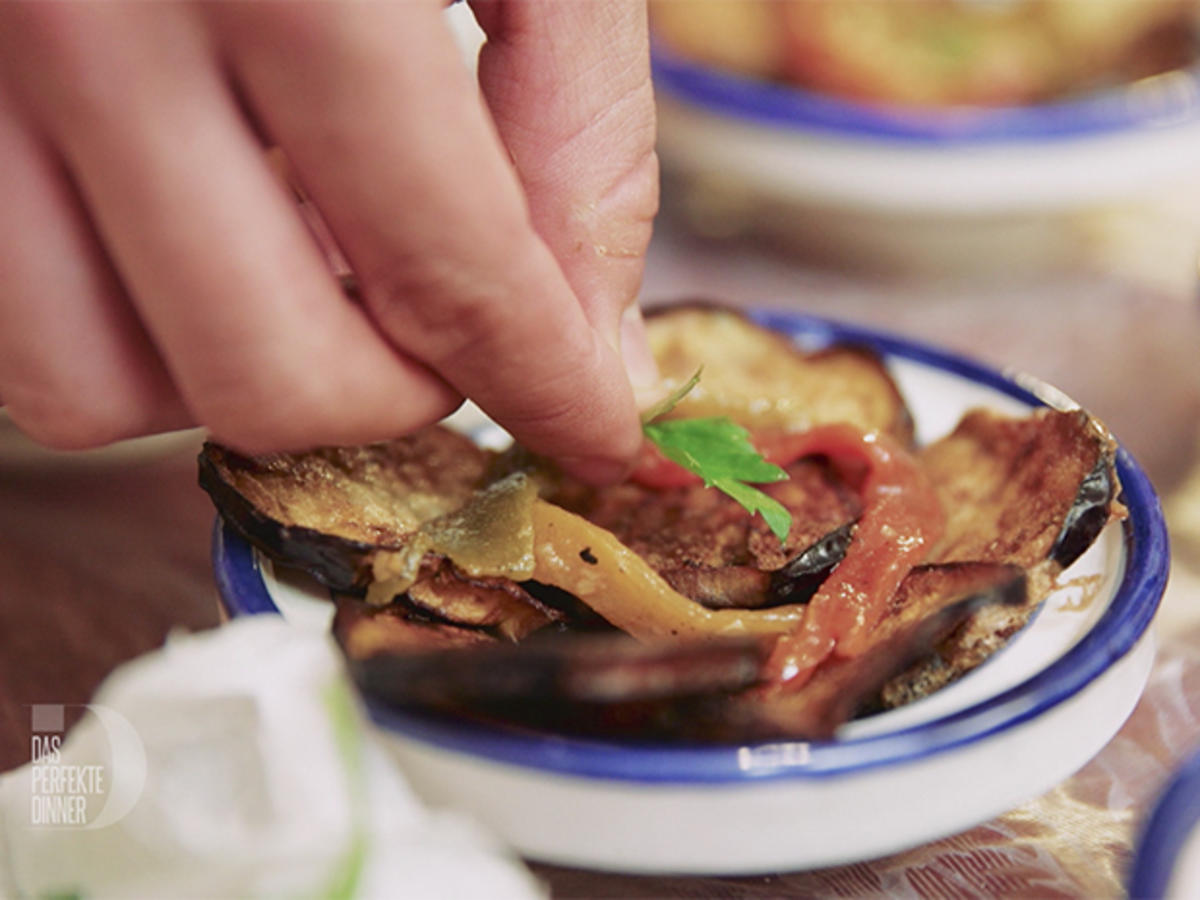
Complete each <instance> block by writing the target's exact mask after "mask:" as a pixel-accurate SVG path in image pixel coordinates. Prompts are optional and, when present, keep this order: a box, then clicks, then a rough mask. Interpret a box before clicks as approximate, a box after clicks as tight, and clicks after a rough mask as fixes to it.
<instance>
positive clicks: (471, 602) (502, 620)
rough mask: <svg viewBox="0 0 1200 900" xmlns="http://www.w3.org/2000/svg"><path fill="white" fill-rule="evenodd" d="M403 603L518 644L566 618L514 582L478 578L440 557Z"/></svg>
mask: <svg viewBox="0 0 1200 900" xmlns="http://www.w3.org/2000/svg"><path fill="white" fill-rule="evenodd" d="M404 599H405V600H406V601H407V602H408V603H409V604H410V605H411V606H413V607H415V608H417V609H419V610H422V611H424V612H426V613H428V614H429V615H431V616H437V617H439V618H441V619H444V620H446V621H447V622H450V623H452V624H455V625H467V626H470V627H473V628H487V629H491V630H492V631H494V632H495V633H497V634H498V635H499V636H501V637H503V638H505V639H506V640H509V641H512V642H514V643H515V642H517V641H522V640H524V639H525V638H527V637H529V635H531V634H533V633H534V632H535V631H539V630H541V629H542V628H545V627H547V626H549V625H553V624H555V623H558V622H562V621H563V620H564V619H566V616H565V615H564V614H563V613H562V612H560V611H559V610H556V609H554V608H553V607H550V606H547V605H546V604H544V603H541V602H539V601H538V600H536V599H535V598H534V597H533V596H532V595H530V594H529V592H528V591H526V590H525V588H524V586H522V585H521V584H518V583H517V582H515V581H511V580H509V579H507V578H481V577H473V576H470V575H467V574H466V573H464V572H462V571H460V570H458V569H457V568H456V567H455V566H454V565H452V564H451V563H450V562H449V561H448V560H446V559H444V558H436V557H435V558H433V559H432V560H431V564H430V565H427V566H425V567H424V568H423V570H422V572H421V574H420V576H419V577H418V578H417V581H416V583H415V584H413V585H412V586H411V587H410V588H409V589H408V591H407V592H406V593H405V595H404Z"/></svg>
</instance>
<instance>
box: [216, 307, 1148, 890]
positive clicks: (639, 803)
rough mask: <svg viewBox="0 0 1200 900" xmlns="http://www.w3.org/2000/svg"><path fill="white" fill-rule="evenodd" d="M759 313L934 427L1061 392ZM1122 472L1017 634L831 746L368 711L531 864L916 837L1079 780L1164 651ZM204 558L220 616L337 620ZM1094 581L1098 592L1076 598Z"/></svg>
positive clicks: (867, 849)
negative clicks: (859, 357)
mask: <svg viewBox="0 0 1200 900" xmlns="http://www.w3.org/2000/svg"><path fill="white" fill-rule="evenodd" d="M757 318H758V320H759V321H761V322H762V323H764V324H766V325H767V326H769V327H771V328H775V329H777V330H779V331H780V332H782V333H784V334H786V335H789V336H790V337H792V338H793V339H795V340H796V341H797V342H798V343H800V344H803V345H805V346H808V347H817V346H821V345H823V344H828V343H831V342H836V341H851V342H855V343H860V344H867V345H869V346H871V347H874V348H875V349H876V350H877V351H878V352H880V353H881V354H882V355H883V357H884V358H885V359H886V361H887V363H888V365H889V367H890V369H891V370H892V372H893V373H894V375H895V377H896V379H897V380H898V382H899V384H900V385H901V388H902V389H903V390H904V392H905V394H906V397H907V398H908V401H909V404H910V406H911V408H912V410H913V413H914V417H915V419H916V423H917V428H918V438H919V439H920V440H922V441H927V440H931V439H933V438H936V437H937V436H939V435H941V434H943V433H945V432H947V431H949V430H950V429H951V428H952V427H953V425H954V424H955V422H956V421H957V420H958V417H959V415H960V414H961V413H962V412H964V411H965V410H966V409H968V408H970V407H974V406H981V405H982V406H988V407H992V408H996V409H999V410H1007V411H1010V412H1014V413H1021V412H1022V411H1025V410H1028V409H1030V408H1033V407H1036V406H1038V405H1040V404H1043V403H1051V404H1054V405H1060V406H1064V405H1069V401H1068V400H1067V399H1066V398H1064V397H1062V395H1060V394H1058V393H1057V392H1055V391H1054V390H1053V389H1051V388H1049V387H1048V386H1046V385H1044V384H1042V383H1040V382H1038V381H1036V380H1034V379H1032V378H1028V377H1026V376H1023V375H1019V374H1014V373H1001V372H997V371H994V370H991V369H988V368H985V367H983V366H981V365H978V364H976V363H975V362H972V361H970V360H968V359H964V358H962V357H959V356H955V355H952V354H949V353H944V352H941V351H939V350H937V349H934V348H931V347H928V346H924V345H922V344H919V343H915V342H912V341H908V340H903V339H899V338H896V337H893V336H889V335H886V334H881V333H878V332H875V331H872V330H869V329H865V328H861V327H853V326H847V325H841V324H837V323H833V322H829V321H825V320H819V319H814V318H810V317H805V316H800V315H795V314H787V313H761V314H757ZM1118 474H1119V476H1120V479H1121V483H1122V485H1123V490H1124V502H1125V504H1126V506H1127V507H1128V509H1129V516H1128V517H1127V518H1126V519H1125V520H1124V521H1123V522H1119V523H1113V524H1111V525H1110V526H1109V527H1108V528H1107V529H1106V530H1105V531H1104V532H1102V534H1101V535H1100V537H1099V539H1098V540H1097V541H1096V543H1095V544H1094V546H1093V547H1092V548H1091V549H1090V550H1089V551H1088V552H1087V553H1086V554H1084V555H1083V556H1082V557H1081V558H1080V559H1079V560H1078V561H1077V562H1076V563H1075V564H1074V565H1073V566H1072V567H1071V568H1070V569H1069V570H1068V571H1067V572H1065V573H1064V574H1063V576H1062V579H1061V585H1062V587H1061V588H1060V589H1059V590H1056V591H1055V592H1054V594H1053V595H1052V596H1051V597H1050V598H1049V599H1048V600H1047V601H1046V603H1045V604H1044V606H1043V608H1042V609H1041V610H1040V611H1039V613H1038V614H1037V615H1035V617H1034V618H1033V620H1032V621H1031V623H1030V624H1029V625H1028V626H1026V628H1025V629H1024V630H1023V631H1022V632H1020V633H1019V634H1018V635H1016V636H1015V637H1014V638H1013V640H1012V641H1011V642H1010V644H1009V645H1008V646H1007V647H1006V648H1005V649H1003V650H1001V651H1000V652H999V653H997V654H996V655H995V656H993V658H992V659H990V660H989V661H988V662H986V663H985V664H984V665H982V666H980V667H979V668H978V669H976V670H975V671H973V672H972V673H970V674H969V675H967V676H966V677H964V678H962V679H960V680H959V681H957V682H955V683H954V684H952V685H950V686H949V687H947V688H945V689H943V690H942V691H940V692H938V693H936V694H934V695H932V696H930V697H928V698H926V699H924V700H921V701H918V702H916V703H914V704H911V705H909V706H906V707H903V708H900V709H898V710H894V711H891V712H888V713H884V714H881V715H877V716H872V717H868V718H865V719H860V720H857V721H854V722H851V723H849V724H847V725H846V726H844V727H843V728H842V729H841V731H840V732H839V733H838V734H837V736H836V738H835V739H833V740H828V741H772V742H764V743H747V744H741V745H728V746H687V745H684V746H679V745H672V746H666V745H655V744H651V743H644V742H643V743H639V742H629V741H615V740H614V741H603V740H590V739H579V738H574V737H566V736H562V735H556V734H550V733H538V732H535V731H530V730H526V729H517V728H511V729H510V728H505V727H500V726H494V727H492V726H482V725H479V724H470V723H466V722H461V721H448V720H446V719H443V718H435V717H432V716H426V715H421V714H416V713H409V712H399V711H396V710H394V709H389V708H385V707H383V706H380V705H377V704H374V703H371V702H369V701H368V703H367V707H368V709H369V711H370V713H371V715H372V716H373V718H374V720H375V722H376V723H377V724H378V728H379V733H380V734H381V735H383V736H384V738H385V740H386V742H387V744H388V745H389V746H390V748H391V749H392V750H393V751H394V753H395V755H396V757H397V758H398V759H399V761H400V763H401V765H402V766H403V768H404V770H405V772H406V773H407V775H408V777H409V778H410V779H411V782H412V785H413V787H414V788H415V789H416V790H417V791H418V793H419V794H420V795H421V796H422V797H423V798H424V799H425V800H427V801H428V802H429V803H431V804H433V805H436V806H448V807H453V808H456V809H459V810H463V811H466V812H468V813H470V814H471V815H473V816H475V817H476V818H478V819H479V820H480V821H482V822H483V823H484V824H485V825H487V826H488V827H490V828H491V829H493V830H494V831H495V832H496V833H497V834H498V835H499V836H500V837H501V838H503V839H504V840H506V841H508V842H509V843H510V844H511V845H512V846H513V847H515V848H516V849H517V850H518V851H520V852H521V853H523V854H524V855H526V856H527V857H529V858H533V859H537V860H542V861H546V862H551V863H558V864H563V865H572V866H580V867H588V868H596V869H605V870H612V871H621V872H647V873H648V872H656V873H696V874H699V873H721V874H733V873H743V874H746V873H762V872H775V871H784V870H798V869H805V868H812V867H819V866H828V865H835V864H840V863H847V862H851V861H855V860H862V859H867V858H871V857H877V856H880V855H884V854H888V853H892V852H895V851H899V850H902V849H905V848H907V847H912V846H915V845H918V844H922V843H924V842H927V841H930V840H933V839H935V838H939V837H942V836H945V835H949V834H952V833H956V832H958V831H961V830H964V829H966V828H969V827H971V826H973V825H975V824H978V823H980V822H984V821H986V820H988V819H990V818H991V817H993V816H995V815H997V814H1000V813H1002V812H1004V811H1006V810H1008V809H1011V808H1012V807H1014V806H1017V805H1019V804H1020V803H1022V802H1024V801H1025V800H1028V799H1030V798H1032V797H1034V796H1036V795H1038V794H1039V793H1041V792H1043V791H1045V790H1047V789H1049V788H1051V787H1052V786H1054V785H1055V784H1057V783H1058V782H1060V781H1061V780H1063V779H1064V778H1066V777H1068V776H1069V775H1071V774H1072V773H1073V772H1074V771H1076V770H1077V769H1078V768H1079V767H1081V766H1082V765H1083V764H1084V763H1085V762H1087V761H1088V760H1089V759H1090V758H1091V757H1092V756H1093V755H1095V754H1096V752H1097V751H1099V750H1100V748H1101V747H1103V746H1104V744H1105V743H1106V742H1107V741H1108V740H1109V739H1110V738H1111V737H1112V735H1113V734H1114V733H1115V732H1116V731H1117V730H1118V729H1119V728H1120V727H1121V724H1122V723H1123V722H1124V721H1125V719H1126V717H1127V716H1128V715H1129V713H1130V711H1131V710H1132V709H1133V707H1134V704H1135V703H1136V702H1137V700H1138V697H1139V696H1140V694H1141V692H1142V689H1143V687H1144V685H1145V682H1146V679H1147V676H1148V673H1149V671H1150V666H1151V663H1152V661H1153V656H1154V643H1153V638H1152V636H1151V632H1150V631H1149V625H1150V621H1151V619H1152V617H1153V615H1154V612H1155V609H1156V608H1157V605H1158V601H1159V598H1160V596H1161V594H1162V591H1163V588H1164V584H1165V580H1166V574H1167V561H1168V552H1167V545H1166V535H1165V529H1164V525H1163V519H1162V515H1161V512H1160V509H1159V505H1158V502H1157V500H1156V498H1155V494H1154V491H1153V490H1152V488H1151V486H1150V484H1149V482H1148V481H1147V479H1146V477H1145V475H1144V474H1143V473H1142V471H1141V469H1140V468H1139V467H1138V465H1137V463H1136V462H1134V460H1133V459H1132V458H1130V456H1129V455H1128V453H1126V452H1125V451H1124V450H1121V451H1119V453H1118ZM213 560H214V565H215V569H216V576H217V582H218V585H219V587H220V592H221V596H222V598H223V602H224V604H225V607H226V609H227V611H228V612H229V614H230V615H234V616H239V615H251V614H262V613H279V614H282V615H284V616H285V617H287V618H288V619H289V620H291V621H293V622H295V624H296V626H297V627H300V628H315V629H321V630H326V629H328V628H329V623H330V618H331V614H332V609H331V604H330V603H329V599H328V596H327V594H326V593H325V592H323V591H322V590H321V589H319V588H318V587H317V586H316V585H315V584H314V583H312V582H310V581H308V580H307V579H306V578H304V577H301V576H297V575H295V574H292V573H286V572H284V571H283V570H277V569H275V568H274V567H273V566H272V565H271V564H270V563H269V562H268V561H266V560H265V559H263V558H261V557H260V556H259V555H258V554H257V552H256V551H254V550H253V549H252V548H251V547H250V546H249V545H247V544H246V543H245V542H243V541H242V540H241V539H240V538H238V537H237V536H236V535H235V534H234V533H233V532H232V531H230V530H228V529H226V528H225V527H224V526H222V525H221V524H220V523H219V522H218V523H217V525H216V528H215V531H214V542H213ZM1093 576H1096V578H1093ZM1083 579H1089V580H1092V581H1096V580H1097V579H1098V582H1099V587H1098V588H1097V589H1096V590H1095V592H1094V593H1091V594H1090V595H1086V596H1085V595H1084V594H1081V591H1080V590H1079V585H1080V584H1081V583H1082V581H1081V580H1083Z"/></svg>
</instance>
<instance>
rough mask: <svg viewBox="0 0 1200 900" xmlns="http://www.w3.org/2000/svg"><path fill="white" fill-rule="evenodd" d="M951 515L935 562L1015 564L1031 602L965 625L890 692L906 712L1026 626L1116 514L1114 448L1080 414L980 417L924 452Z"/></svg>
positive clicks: (886, 694)
mask: <svg viewBox="0 0 1200 900" xmlns="http://www.w3.org/2000/svg"><path fill="white" fill-rule="evenodd" d="M923 461H924V463H925V467H926V470H927V471H928V472H929V473H930V475H931V477H932V479H933V481H934V485H935V487H936V489H937V491H938V493H939V495H940V497H941V499H942V504H943V507H944V508H945V509H946V510H947V512H948V521H947V529H946V534H945V536H944V537H943V539H942V541H941V543H940V545H939V546H938V547H937V548H935V549H934V551H933V553H932V554H931V559H933V560H940V561H946V560H953V559H958V560H963V559H978V560H990V561H993V562H1008V563H1015V564H1018V565H1021V566H1023V567H1025V568H1026V569H1027V570H1028V571H1029V573H1030V577H1029V590H1028V594H1027V598H1026V602H1024V603H1021V604H1010V605H1005V606H991V607H988V608H986V609H982V610H980V611H979V612H978V613H976V614H975V615H972V616H971V617H970V618H969V619H967V620H966V621H964V622H962V623H961V624H960V625H959V626H958V627H957V628H956V629H955V630H954V631H953V632H951V633H950V634H949V635H948V636H947V637H946V638H945V640H943V641H942V642H940V644H939V645H938V647H937V648H936V652H934V653H932V654H930V655H929V656H928V657H926V658H925V659H924V660H922V661H920V662H918V663H916V664H915V665H913V666H912V667H911V668H910V669H908V670H907V671H905V672H903V673H901V674H899V675H897V676H896V677H895V678H893V679H891V680H890V681H889V682H888V684H887V685H885V686H884V688H883V689H882V691H881V693H880V704H881V705H882V706H883V707H887V708H892V707H897V706H903V705H905V704H907V703H911V702H912V701H914V700H917V699H920V698H921V697H924V696H927V695H929V694H931V693H933V692H934V691H937V690H939V689H940V688H942V687H944V686H946V685H947V684H949V683H950V682H952V681H954V680H955V679H957V678H959V677H960V676H962V675H963V674H965V673H966V672H969V671H971V670H972V669H974V668H975V667H976V666H978V665H980V664H981V663H983V662H984V661H985V660H987V659H988V658H989V657H990V656H992V654H994V653H995V652H996V651H997V650H999V649H1000V648H1001V647H1003V646H1004V645H1005V644H1007V643H1008V641H1009V640H1010V639H1011V638H1012V637H1013V635H1015V634H1016V633H1017V632H1019V631H1020V630H1021V629H1022V628H1024V627H1025V625H1026V624H1027V623H1028V621H1029V619H1030V617H1031V616H1032V615H1033V613H1034V612H1035V611H1036V610H1037V608H1038V606H1039V605H1040V604H1041V602H1042V601H1043V600H1044V599H1045V597H1046V595H1047V593H1048V592H1049V591H1050V589H1051V588H1052V587H1053V584H1054V578H1055V576H1056V575H1057V574H1058V572H1060V571H1061V570H1062V569H1064V568H1066V567H1067V566H1068V565H1070V564H1071V563H1072V562H1074V561H1075V560H1076V559H1077V558H1078V557H1079V555H1080V554H1081V553H1083V551H1084V550H1086V549H1087V548H1088V547H1089V546H1091V544H1092V543H1093V541H1095V539H1096V537H1097V536H1098V535H1099V534H1100V532H1101V530H1103V528H1104V527H1105V525H1107V524H1108V522H1109V521H1111V519H1112V518H1113V517H1114V516H1119V515H1120V514H1121V511H1120V507H1119V504H1118V503H1117V499H1116V498H1117V496H1118V493H1119V490H1120V485H1119V483H1118V481H1117V474H1116V443H1115V442H1114V441H1113V438H1112V436H1111V435H1110V434H1109V433H1108V432H1107V431H1106V430H1105V429H1104V428H1103V426H1101V425H1100V424H1099V423H1098V422H1097V421H1096V420H1095V419H1093V418H1092V417H1091V416H1089V415H1088V414H1087V413H1085V412H1083V411H1082V410H1074V411H1070V412H1062V411H1058V410H1053V409H1041V410H1038V411H1036V412H1035V413H1033V414H1032V415H1030V416H1028V417H1026V418H1020V419H1014V418H1009V417H1006V416H1000V415H997V414H995V413H991V412H985V411H976V412H972V413H969V414H968V415H967V416H965V417H964V418H963V420H962V421H961V422H960V423H959V425H958V427H957V428H955V430H954V431H953V432H952V433H951V434H949V435H947V436H946V437H945V438H943V439H942V440H940V441H938V442H937V443H935V444H932V445H931V446H929V447H928V448H926V450H925V451H924V454H923Z"/></svg>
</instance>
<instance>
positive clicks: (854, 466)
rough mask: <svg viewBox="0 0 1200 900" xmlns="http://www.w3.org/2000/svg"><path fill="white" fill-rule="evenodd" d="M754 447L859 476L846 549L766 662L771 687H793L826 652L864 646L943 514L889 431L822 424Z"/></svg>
mask: <svg viewBox="0 0 1200 900" xmlns="http://www.w3.org/2000/svg"><path fill="white" fill-rule="evenodd" d="M759 449H760V450H761V451H762V452H763V455H764V456H766V458H767V459H769V460H770V461H772V462H774V463H776V464H777V465H785V464H786V462H790V461H793V460H795V459H798V458H800V457H802V456H814V455H823V456H828V457H829V458H830V460H831V461H832V462H833V464H834V465H835V466H838V467H839V468H840V469H842V470H843V472H844V474H846V475H847V476H848V477H849V478H850V479H851V480H852V481H853V480H855V479H858V478H861V482H860V484H859V487H858V490H859V493H860V495H861V496H862V500H863V515H862V518H861V519H860V520H859V523H858V527H857V528H856V529H855V534H854V539H853V541H852V542H851V543H850V547H849V549H848V550H847V552H846V556H845V557H844V558H843V559H842V561H841V562H840V563H839V564H838V566H837V568H835V569H834V570H833V572H831V573H830V575H829V577H828V578H827V579H826V580H825V583H824V584H823V585H821V587H820V589H819V590H818V591H817V593H816V594H815V595H814V596H813V598H812V600H811V601H810V602H809V604H808V608H807V610H806V612H805V615H804V618H803V620H802V621H801V622H800V624H799V625H798V627H796V628H795V629H794V630H793V631H791V632H790V633H788V634H786V635H784V636H782V637H780V638H779V640H778V641H777V642H776V644H775V648H774V650H773V651H772V653H771V656H770V658H769V659H768V660H767V663H766V666H765V667H764V678H765V679H766V682H767V685H768V690H795V689H797V688H799V687H801V686H803V685H804V683H805V682H807V681H808V679H809V677H810V676H811V675H812V673H813V672H814V671H815V670H816V668H817V666H819V665H820V664H821V663H822V662H823V661H825V660H826V659H828V658H829V657H830V656H831V655H836V656H839V657H842V658H849V657H854V656H858V655H860V654H861V653H863V652H864V651H865V650H867V649H868V647H869V645H870V641H871V633H872V631H873V630H874V628H875V626H876V625H877V624H878V622H879V620H880V619H881V618H882V616H883V614H884V612H885V611H886V609H887V604H888V601H889V600H890V599H891V597H892V595H893V594H894V593H895V592H896V589H897V588H898V587H899V585H900V582H901V581H903V580H904V577H905V576H906V575H907V574H908V572H909V571H910V570H911V569H912V568H913V566H915V565H917V564H918V563H920V562H921V561H922V559H923V558H924V557H925V555H926V553H928V551H929V548H930V547H931V546H932V545H933V544H934V543H935V542H936V541H937V540H938V538H939V537H940V536H941V532H942V528H943V524H944V514H943V512H942V509H941V505H940V504H939V503H938V500H937V496H936V495H935V494H934V491H933V487H932V485H931V484H930V483H929V479H928V478H927V477H926V475H925V473H924V472H922V471H921V469H920V468H919V466H918V465H917V462H916V460H914V459H913V457H912V456H911V455H910V454H909V453H908V452H907V451H906V450H905V449H904V448H903V447H902V446H900V444H898V443H897V442H896V441H894V440H893V439H891V438H890V437H888V436H887V435H883V434H878V433H874V432H870V433H868V432H863V431H861V430H859V429H857V428H855V427H853V426H851V425H843V424H837V425H823V426H820V427H817V428H814V429H811V430H810V431H806V432H801V433H797V434H780V435H772V436H763V437H761V438H760V440H759Z"/></svg>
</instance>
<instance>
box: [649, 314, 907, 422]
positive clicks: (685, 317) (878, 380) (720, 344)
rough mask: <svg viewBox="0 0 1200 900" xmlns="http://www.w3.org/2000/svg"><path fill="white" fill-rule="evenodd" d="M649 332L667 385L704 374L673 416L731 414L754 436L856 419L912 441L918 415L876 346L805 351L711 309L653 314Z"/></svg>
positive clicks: (742, 318)
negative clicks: (759, 432)
mask: <svg viewBox="0 0 1200 900" xmlns="http://www.w3.org/2000/svg"><path fill="white" fill-rule="evenodd" d="M646 332H647V336H648V338H649V341H650V349H651V351H652V352H653V354H654V358H655V359H656V360H657V361H658V366H659V370H660V371H661V372H662V374H663V377H664V379H665V380H666V381H667V382H669V383H672V384H674V385H676V386H677V385H682V384H684V383H685V382H686V381H687V380H688V379H689V378H691V377H692V375H693V374H694V373H695V372H696V370H697V369H699V368H701V367H703V370H704V372H703V376H702V377H701V379H700V383H699V384H698V385H696V387H695V388H694V389H693V390H692V391H691V393H689V394H688V395H687V396H686V397H684V398H683V399H682V400H681V401H680V402H679V404H678V406H676V408H675V411H674V412H673V413H672V415H673V416H674V417H678V418H684V417H702V416H728V417H729V418H731V419H733V420H734V421H735V422H737V423H739V424H740V425H743V426H744V427H746V428H748V429H750V430H751V431H803V430H805V429H808V428H812V427H813V426H816V425H824V424H829V423H832V422H849V423H850V424H852V425H856V426H858V427H859V428H861V429H863V430H864V431H883V432H886V433H888V434H891V435H892V436H893V437H895V438H897V439H898V440H900V441H901V443H903V444H906V445H909V444H911V443H912V439H913V420H912V415H911V413H910V412H909V409H908V407H907V405H906V404H905V402H904V398H903V396H902V395H901V393H900V389H899V388H898V387H897V386H896V383H895V381H893V380H892V377H891V375H890V374H888V371H887V368H886V366H884V364H883V362H882V361H881V360H880V359H879V357H878V356H877V355H876V354H875V353H873V352H872V351H870V350H869V349H866V348H860V347H850V346H844V345H839V346H834V347H830V348H827V349H824V350H819V351H817V352H814V353H806V352H804V351H803V350H801V349H800V348H798V347H797V346H796V345H795V344H793V343H792V342H791V341H789V340H788V339H787V338H786V337H784V336H783V335H781V334H778V333H777V332H774V331H771V330H769V329H767V328H763V327H762V326H759V325H756V324H755V323H753V322H751V321H750V320H749V319H748V318H747V317H746V316H744V315H742V314H741V313H738V312H735V311H733V310H730V309H724V308H720V307H717V306H713V305H704V304H688V305H680V306H672V307H667V308H664V309H659V310H654V311H652V312H651V313H650V314H649V315H648V317H647V320H646Z"/></svg>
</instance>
